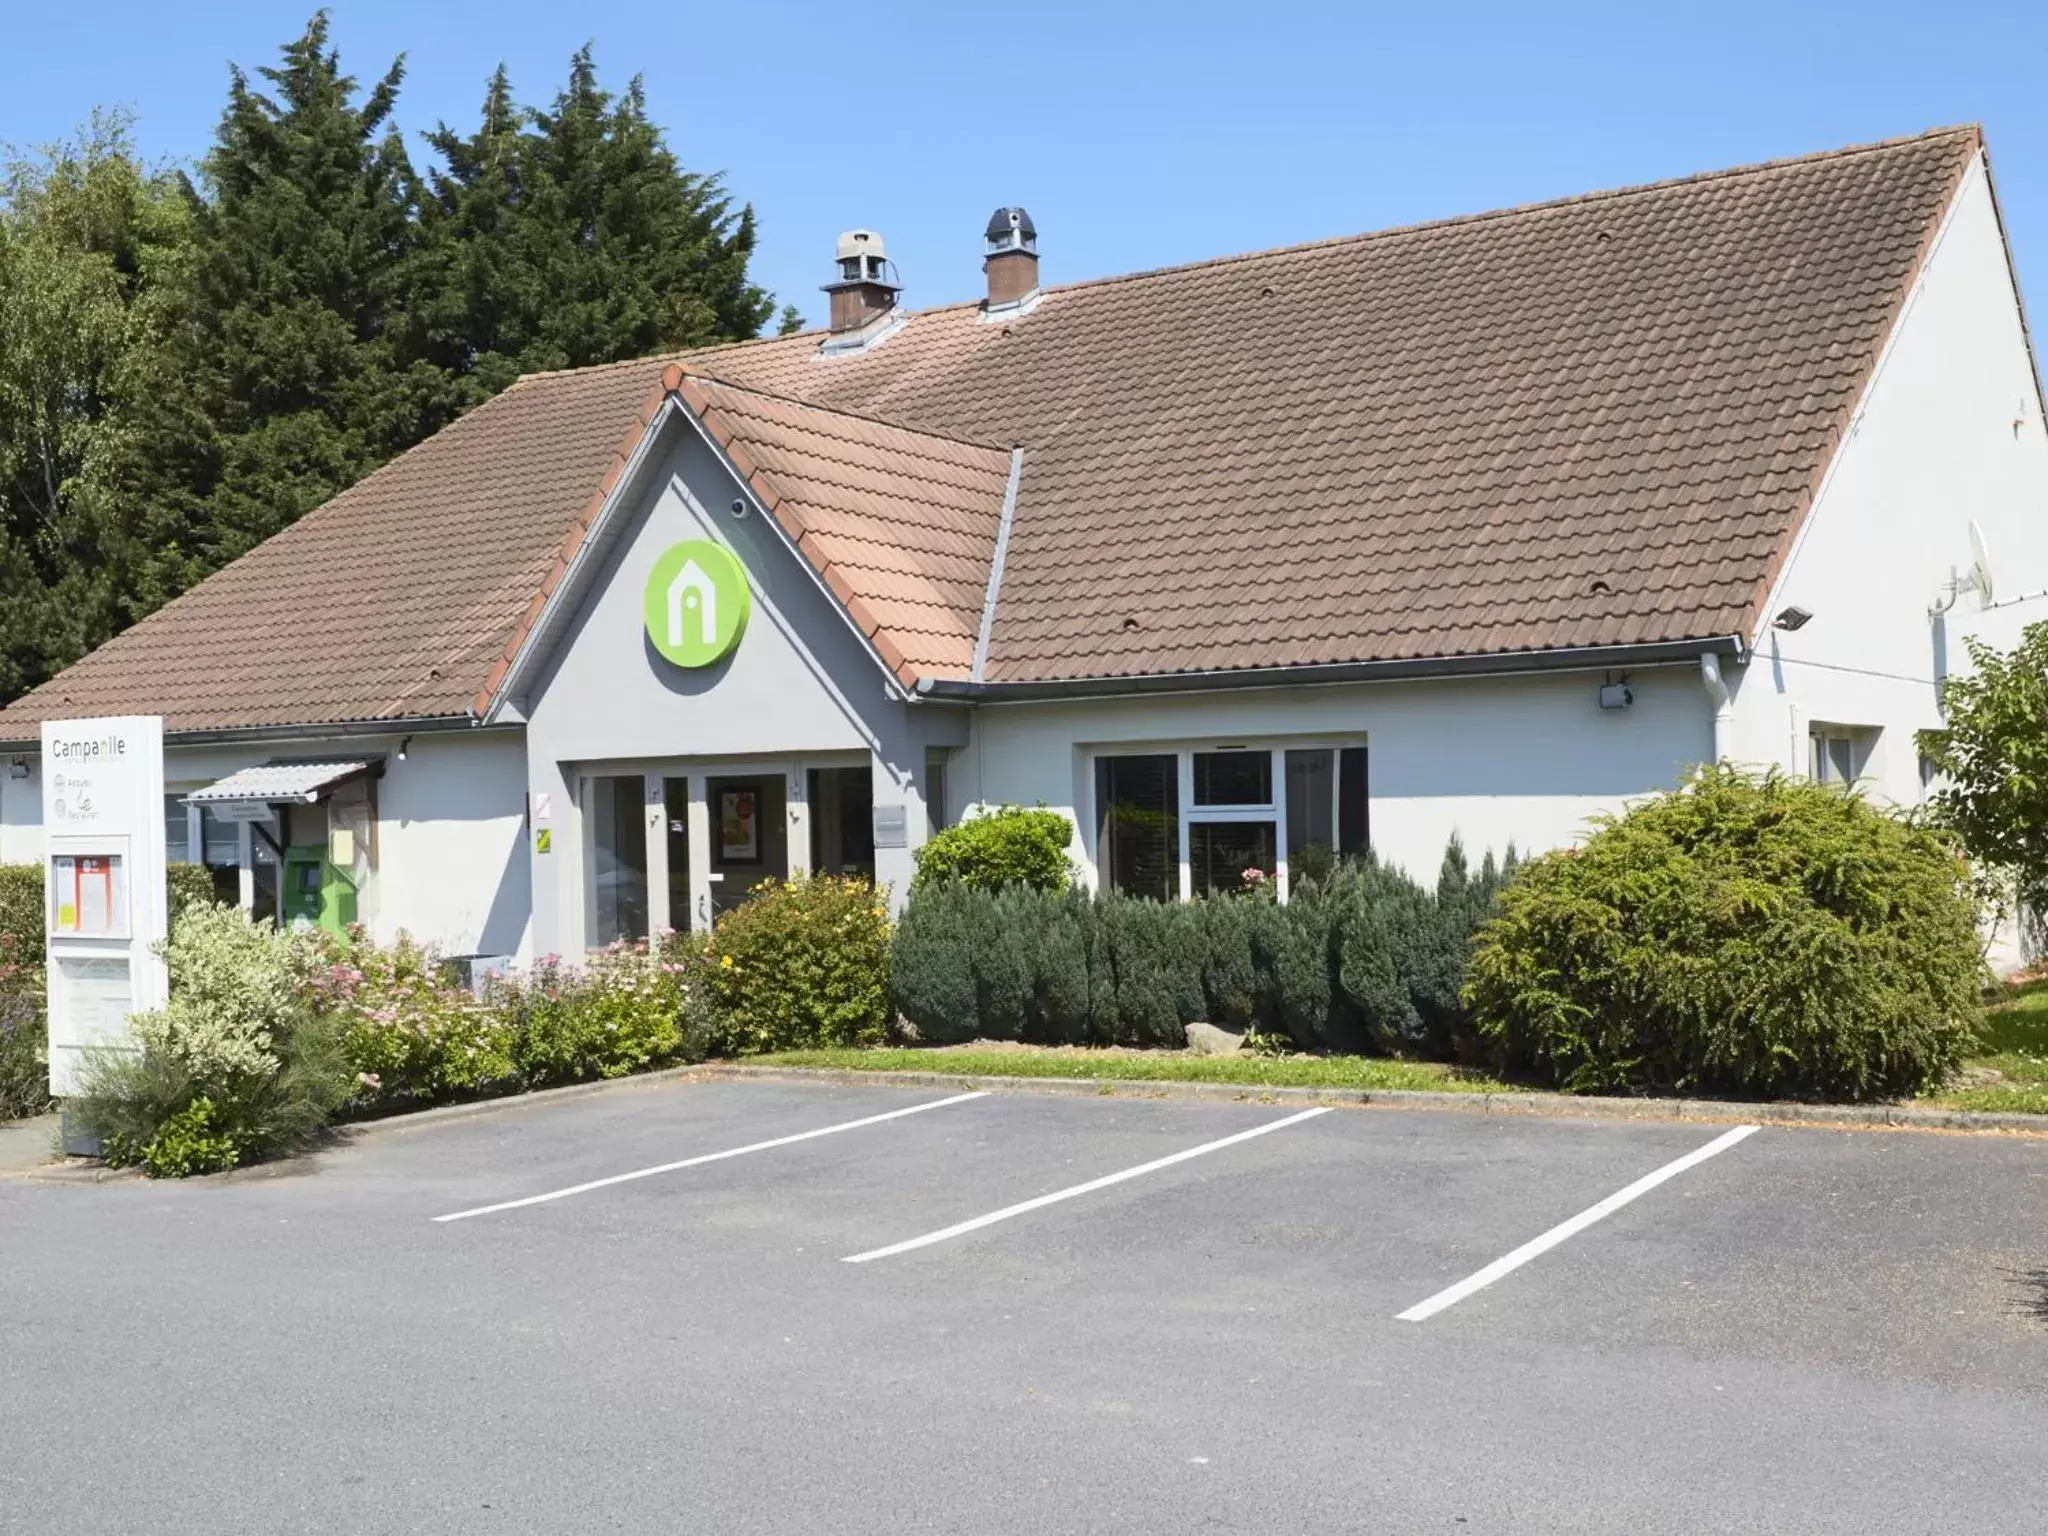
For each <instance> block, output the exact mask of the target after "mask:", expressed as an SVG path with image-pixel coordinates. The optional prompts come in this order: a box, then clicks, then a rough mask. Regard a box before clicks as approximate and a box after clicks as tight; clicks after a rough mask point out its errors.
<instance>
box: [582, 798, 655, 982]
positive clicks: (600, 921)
mask: <svg viewBox="0 0 2048 1536" xmlns="http://www.w3.org/2000/svg"><path fill="white" fill-rule="evenodd" d="M589 785H590V800H589V807H590V812H589V814H590V830H591V851H592V853H593V854H594V855H595V859H594V865H595V868H594V870H593V873H594V874H595V876H596V882H597V889H596V891H595V893H594V894H595V895H596V898H597V900H596V902H595V903H594V905H595V907H596V909H597V910H596V911H595V912H594V913H593V914H592V916H593V917H594V918H595V919H596V926H595V927H594V928H593V930H592V932H591V939H592V941H593V942H594V943H596V944H598V945H605V944H611V943H614V942H617V941H619V940H624V941H625V942H627V943H629V944H630V943H631V942H632V941H633V940H635V939H644V938H645V937H647V818H646V816H645V814H644V813H643V804H644V797H645V794H646V781H645V780H644V779H642V778H641V777H640V775H639V774H637V773H636V774H631V775H618V776H612V777H605V778H596V779H591V780H590V781H589Z"/></svg>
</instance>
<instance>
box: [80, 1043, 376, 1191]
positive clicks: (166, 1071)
mask: <svg viewBox="0 0 2048 1536" xmlns="http://www.w3.org/2000/svg"><path fill="white" fill-rule="evenodd" d="M271 1041H272V1046H271V1050H272V1055H271V1057H270V1060H269V1062H268V1064H267V1065H266V1066H265V1067H264V1068H263V1069H261V1070H257V1071H241V1070H229V1071H221V1072H216V1073H214V1074H212V1075H211V1076H209V1077H201V1076H200V1075H199V1074H198V1073H196V1072H195V1071H194V1070H193V1069H192V1067H191V1065H190V1063H189V1062H188V1060H187V1059H185V1058H182V1057H179V1056H175V1055H171V1054H167V1053H166V1052H164V1051H161V1050H153V1049H150V1048H149V1047H146V1046H145V1047H143V1048H142V1049H140V1050H127V1049H119V1048H104V1047H103V1048H100V1049H97V1050H89V1051H87V1052H86V1053H85V1057H84V1060H83V1062H82V1064H81V1066H80V1092H79V1094H78V1096H77V1097H75V1098H71V1099H67V1100H66V1101H65V1106H64V1107H65V1109H66V1110H67V1111H69V1112H70V1113H71V1114H72V1115H73V1116H74V1117H75V1119H76V1120H77V1122H78V1124H79V1125H80V1126H81V1127H82V1128H83V1129H85V1130H86V1131H88V1132H90V1133H91V1134H93V1135H96V1136H98V1137H99V1138H100V1140H101V1143H102V1146H103V1150H104V1152H105V1156H106V1160H107V1162H108V1163H109V1164H111V1165H112V1166H114V1167H126V1166H131V1165H132V1166H137V1167H140V1168H141V1169H142V1171H143V1172H145V1173H147V1174H149V1175H150V1176H151V1177H183V1176H184V1175H186V1174H191V1173H215V1172H220V1171H223V1170H225V1169H228V1168H233V1167H237V1166H239V1165H240V1164H243V1163H249V1162H258V1161H261V1160H262V1159H264V1158H270V1157H279V1156H283V1155H285V1154H287V1153H290V1152H295V1151H298V1150H300V1149H302V1148H304V1147H306V1146H308V1145H310V1144H311V1143H312V1141H313V1140H314V1139H315V1138H316V1137H317V1136H318V1135H319V1133H320V1131H321V1129H322V1128H323V1127H324V1126H325V1125H326V1124H327V1122H328V1120H329V1119H330V1118H331V1117H332V1116H333V1114H334V1113H335V1111H336V1110H338V1109H339V1108H340V1107H341V1106H342V1104H343V1103H344V1102H345V1101H346V1100H347V1099H348V1097H349V1091H350V1086H351V1085H350V1079H349V1075H348V1070H347V1062H346V1060H345V1059H344V1057H343V1056H342V1052H341V1042H340V1038H339V1035H338V1034H337V1032H336V1031H335V1029H334V1027H333V1025H332V1023H331V1022H330V1021H328V1020H326V1019H324V1018H322V1017H320V1016H319V1015H318V1014H317V1013H315V1012H314V1011H312V1010H311V1009H310V1008H304V1007H301V1008H299V1009H296V1010H295V1011H294V1012H293V1013H292V1014H291V1015H290V1016H289V1017H287V1018H285V1019H282V1020H280V1021H277V1022H276V1023H275V1024H274V1025H273V1028H272V1030H271Z"/></svg>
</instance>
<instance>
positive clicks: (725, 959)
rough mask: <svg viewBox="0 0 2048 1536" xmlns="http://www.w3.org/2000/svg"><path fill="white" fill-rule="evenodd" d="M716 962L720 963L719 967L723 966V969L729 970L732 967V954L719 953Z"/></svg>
mask: <svg viewBox="0 0 2048 1536" xmlns="http://www.w3.org/2000/svg"><path fill="white" fill-rule="evenodd" d="M718 963H719V965H720V967H721V968H723V969H725V970H728V971H729V970H731V969H732V956H731V955H720V956H719V957H718Z"/></svg>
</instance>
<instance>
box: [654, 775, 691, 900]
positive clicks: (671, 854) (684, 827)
mask: <svg viewBox="0 0 2048 1536" xmlns="http://www.w3.org/2000/svg"><path fill="white" fill-rule="evenodd" d="M661 815H662V821H663V823H664V824H665V825H666V826H667V828H668V926H669V927H670V928H671V929H672V930H674V931H675V932H677V933H687V932H689V931H690V929H691V927H692V926H694V925H693V923H692V922H691V916H690V781H689V780H688V779H663V780H662V781H661Z"/></svg>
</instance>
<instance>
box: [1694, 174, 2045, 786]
mask: <svg viewBox="0 0 2048 1536" xmlns="http://www.w3.org/2000/svg"><path fill="white" fill-rule="evenodd" d="M1973 518H1974V519H1976V521H1977V522H1978V523H1979V524H1980V525H1981V526H1982V528H1983V529H1984V532H1985V535H1986V538H1987V540H1988V542H1989V544H1990V547H1991V552H1992V556H1993V560H1994V564H1995V568H1996V575H1997V582H1998V587H1999V595H2001V596H2008V595H2017V594H2019V593H2021V592H2025V591H2039V590H2041V589H2043V588H2048V435H2044V430H2043V425H2042V412H2041V402H2040V396H2039V392H2038V389H2037V386H2036V382H2035V378H2034V371H2033V364H2032V361H2031V359H2030V358H2029V356H2028V352H2027V346H2026V338H2025V334H2024V331H2023V329H2022V326H2021V321H2020V311H2019V306H2018V302H2017V297H2016V295H2015V292H2014V289H2013V284H2012V275H2011V270H2010V267H2009V266H2008V264H2007V261H2006V254H2005V247H2004V242H2003V240H2002V238H2001V236H2000V232H1999V227H1998V220H1997V212H1996V208H1995V205H1994V203H1993V199H1992V196H1991V188H1990V182H1989V178H1988V176H1987V174H1986V172H1985V169H1984V166H1983V163H1982V161H1981V160H1980V161H1979V162H1978V164H1977V165H1976V166H1975V167H1974V168H1973V169H1972V170H1971V171H1970V173H1969V174H1968V176H1967V177H1966V178H1965V180H1964V182H1963V184H1962V186H1961V187H1960V188H1959V189H1958V192H1957V196H1956V199H1955V202H1954V204H1953V206H1952V207H1951V209H1950V212H1949V215H1948V219H1947V222H1946V224H1945V226H1944V228H1943V229H1942V231H1941V233H1940V235H1939V237H1938V239H1937V241H1936V243H1935V245H1934V246H1933V248H1932V250H1931V252H1930V254H1929V257H1928V259H1927V262H1926V265H1925V267H1924V270H1923V272H1922V275H1921V278H1920V280H1919V282H1918V284H1917V285H1916V287H1915V289H1914V291H1913V293H1912V295H1911V296H1910V298H1909V300H1908V303H1907V306H1906V308H1905V310H1904V312H1903V314H1902V316H1901V318H1900V322H1899V324H1898V326H1897V327H1896V329H1895V331H1894V334H1893V337H1892V341H1891V344H1890V347H1889V349H1888V351H1887V352H1886V354H1885V356H1884V358H1883V360H1882V362H1881V364H1880V366H1879V368H1878V370H1877V372H1876V374H1875V376H1874V378H1873V381H1872V383H1871V385H1870V387H1869V389H1868V392H1867V393H1866V395H1865V398H1864V402H1863V407H1862V410H1861V413H1860V415H1859V416H1858V418H1857V420H1856V423H1855V425H1854V426H1853V427H1852V428H1851V430H1850V432H1849V435H1848V437H1847V439H1846V441H1845V443H1844V444H1843V446H1842V449H1841V451H1840V453H1839V454H1838V455H1837V458H1836V461H1835V463H1834V465H1833V467H1832V470H1831V472H1830V473H1829V476H1828V478H1827V480H1826V481H1825V483H1824V485H1823V487H1822V490H1821V493H1820V495H1819V497H1818V498H1817V499H1816V501H1815V504H1814V507H1813V510H1812V513H1811V515H1810V516H1809V518H1808V520H1807V524H1806V527H1805V530H1804V532H1803V534H1802V536H1801V538H1800V540H1799V542H1798V543H1797V545H1796V546H1795V548H1794V551H1793V554H1792V558H1791V559H1790V561H1789V562H1788V563H1787V566H1786V569H1785V572H1784V574H1783V576H1782V578H1781V580H1780V583H1779V587H1778V590H1777V591H1776V593H1775V594H1774V595H1773V596H1772V598H1771V600H1770V602H1769V603H1768V605H1767V606H1766V610H1765V613H1766V618H1767V619H1768V618H1769V617H1770V616H1774V615H1776V614H1777V613H1779V612H1781V611H1783V609H1784V608H1786V607H1787V606H1788V605H1795V604H1796V605H1797V606H1799V607H1802V608H1805V609H1807V610H1809V611H1810V612H1811V613H1812V614H1813V619H1812V621H1811V622H1810V623H1809V624H1807V626H1806V627H1805V628H1804V629H1801V630H1798V631H1796V632H1789V633H1788V632H1783V631H1779V630H1775V629H1772V628H1769V627H1766V628H1765V629H1764V631H1763V633H1762V635H1761V637H1760V638H1758V640H1757V653H1756V657H1755V660H1754V661H1753V662H1752V663H1751V664H1750V665H1749V666H1748V667H1747V668H1746V669H1744V670H1743V673H1742V675H1741V676H1740V677H1739V679H1736V680H1735V681H1736V688H1735V711H1734V722H1733V739H1732V741H1731V743H1730V751H1729V755H1730V756H1731V757H1732V758H1734V759H1735V760H1737V761H1739V762H1749V763H1755V764H1765V763H1774V764H1778V765H1781V766H1784V767H1786V768H1789V769H1792V770H1795V771H1798V772H1805V771H1806V768H1807V745H1806V743H1807V734H1808V730H1809V727H1810V726H1811V725H1812V724H1813V723H1814V722H1825V723H1828V724H1834V725H1846V726H1858V727H1875V728H1877V729H1878V730H1879V732H1880V734H1879V736H1878V738H1877V742H1876V747H1875V750H1874V752H1873V754H1872V756H1871V758H1870V760H1869V762H1868V764H1867V766H1866V771H1865V783H1866V786H1867V789H1868V791H1869V792H1870V793H1872V794H1874V795H1877V796H1880V797H1882V798H1885V799H1888V800H1891V801H1893V802H1895V803H1899V804H1913V803H1917V802H1918V801H1919V800H1920V799H1921V798H1922V791H1921V786H1920V780H1919V754H1918V751H1917V749H1916V748H1915V746H1914V744H1913V733H1914V732H1915V731H1916V730H1920V729H1923V728H1926V727H1930V726H1936V725H1939V724H1940V723H1941V716H1940V710H1939V695H1938V683H1939V680H1940V679H1941V678H1942V677H1943V676H1944V675H1946V674H1947V673H1950V672H1955V671H1960V670H1962V669H1964V668H1965V667H1966V666H1967V665H1968V658H1967V657H1966V655H1965V654H1964V651H1963V646H1962V637H1963V636H1964V635H1977V636H1979V637H1981V638H1983V639H1985V640H1987V641H1989V642H1990V643H1992V644H1994V645H1999V646H2006V645H2010V644H2011V643H2012V641H2013V640H2014V639H2015V638H2016V637H2017V636H2018V633H2019V631H2020V629H2021V627H2022V626H2023V625H2025V624H2026V623H2028V622H2030V621H2032V620H2036V619H2043V618H2048V600H2044V601H2040V602H2033V603H2020V604H2016V605H2014V606H2012V607H2007V608H1999V609H1995V610H1993V611H1991V612H1980V611H1979V609H1978V604H1977V601H1976V599H1975V597H1974V596H1973V595H1971V594H1969V593H1967V592H1966V593H1965V594H1964V595H1963V596H1962V597H1961V598H1959V599H1958V600H1957V602H1956V604H1955V606H1954V608H1953V609H1952V610H1950V612H1949V613H1948V615H1947V617H1946V619H1945V620H1934V619H1930V617H1929V614H1928V607H1929V605H1930V604H1932V603H1934V602H1935V601H1936V600H1937V599H1939V598H1940V597H1941V595H1942V589H1943V587H1944V585H1945V584H1946V582H1947V580H1948V577H1949V572H1950V567H1951V566H1955V567H1960V568H1961V569H1962V570H1963V571H1964V572H1965V573H1967V571H1968V569H1969V564H1970V549H1969V533H1968V525H1969V522H1970V520H1971V519H1973Z"/></svg>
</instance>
